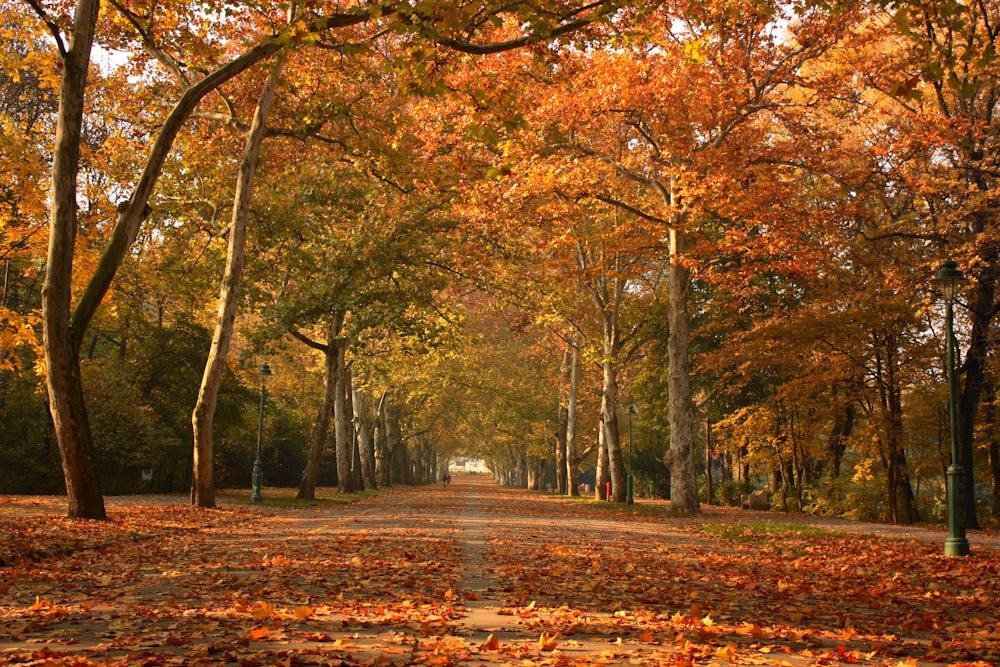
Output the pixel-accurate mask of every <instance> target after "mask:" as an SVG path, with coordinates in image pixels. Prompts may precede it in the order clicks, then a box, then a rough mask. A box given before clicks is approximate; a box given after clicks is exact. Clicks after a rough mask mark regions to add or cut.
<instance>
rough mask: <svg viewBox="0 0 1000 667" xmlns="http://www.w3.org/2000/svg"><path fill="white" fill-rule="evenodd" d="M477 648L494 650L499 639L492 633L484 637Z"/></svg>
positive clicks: (498, 643) (497, 646)
mask: <svg viewBox="0 0 1000 667" xmlns="http://www.w3.org/2000/svg"><path fill="white" fill-rule="evenodd" d="M479 648H480V649H481V650H483V651H496V650H497V649H498V648H500V640H499V639H497V638H496V637H494V636H493V635H492V634H491V635H490V636H489V637H487V638H486V641H484V642H483V643H482V644H481V645H480V646H479Z"/></svg>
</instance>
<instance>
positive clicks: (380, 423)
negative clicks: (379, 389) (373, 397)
mask: <svg viewBox="0 0 1000 667" xmlns="http://www.w3.org/2000/svg"><path fill="white" fill-rule="evenodd" d="M386 396H387V394H385V393H383V394H382V397H381V398H380V399H379V401H378V405H376V406H375V418H374V421H375V426H374V427H373V433H372V440H373V443H372V444H373V445H374V448H375V479H376V480H377V481H378V485H379V486H389V485H390V484H391V483H392V467H391V466H392V457H391V452H390V449H389V444H388V440H387V437H386V434H387V429H386V409H385V406H386Z"/></svg>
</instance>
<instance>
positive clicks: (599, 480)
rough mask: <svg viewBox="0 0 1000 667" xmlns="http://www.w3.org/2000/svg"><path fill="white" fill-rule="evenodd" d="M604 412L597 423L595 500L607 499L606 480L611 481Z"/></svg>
mask: <svg viewBox="0 0 1000 667" xmlns="http://www.w3.org/2000/svg"><path fill="white" fill-rule="evenodd" d="M603 419H604V414H603V411H602V413H601V420H602V423H600V424H598V425H597V475H596V477H595V479H594V486H595V487H596V488H595V489H594V498H596V499H597V500H608V482H610V481H611V474H610V472H609V465H608V446H607V440H606V436H605V433H606V430H605V428H604V424H603Z"/></svg>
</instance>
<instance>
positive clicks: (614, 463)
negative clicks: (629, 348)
mask: <svg viewBox="0 0 1000 667" xmlns="http://www.w3.org/2000/svg"><path fill="white" fill-rule="evenodd" d="M602 369H603V372H604V382H603V393H604V396H603V398H602V399H601V407H602V414H603V416H604V419H603V423H604V430H605V436H604V442H605V445H606V448H607V450H608V475H609V477H610V478H611V498H608V500H611V501H613V502H616V503H624V502H625V500H626V492H627V489H626V488H625V465H624V462H623V460H622V443H621V433H620V431H619V428H618V377H617V375H618V372H617V369H616V368H615V367H614V364H613V363H612V362H611V360H610V359H609V358H607V357H605V361H604V363H603V364H602Z"/></svg>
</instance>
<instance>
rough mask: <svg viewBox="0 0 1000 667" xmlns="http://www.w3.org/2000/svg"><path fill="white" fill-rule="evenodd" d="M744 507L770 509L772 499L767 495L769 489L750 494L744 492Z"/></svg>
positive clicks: (746, 508)
mask: <svg viewBox="0 0 1000 667" xmlns="http://www.w3.org/2000/svg"><path fill="white" fill-rule="evenodd" d="M742 500H743V509H745V510H765V511H766V510H769V509H771V501H770V500H769V499H768V497H767V491H754V492H752V493H750V494H749V495H747V494H743V498H742Z"/></svg>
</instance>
